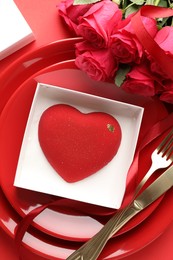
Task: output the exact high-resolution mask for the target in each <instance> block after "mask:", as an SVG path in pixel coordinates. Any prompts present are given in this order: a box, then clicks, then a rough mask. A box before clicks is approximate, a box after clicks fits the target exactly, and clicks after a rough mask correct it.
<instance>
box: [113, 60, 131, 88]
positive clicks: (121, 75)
mask: <svg viewBox="0 0 173 260" xmlns="http://www.w3.org/2000/svg"><path fill="white" fill-rule="evenodd" d="M129 71H130V66H129V65H127V64H125V65H121V66H120V67H119V70H118V71H117V73H116V76H115V84H116V85H117V86H118V87H121V85H122V84H123V82H124V80H125V78H126V75H127V73H128V72H129Z"/></svg>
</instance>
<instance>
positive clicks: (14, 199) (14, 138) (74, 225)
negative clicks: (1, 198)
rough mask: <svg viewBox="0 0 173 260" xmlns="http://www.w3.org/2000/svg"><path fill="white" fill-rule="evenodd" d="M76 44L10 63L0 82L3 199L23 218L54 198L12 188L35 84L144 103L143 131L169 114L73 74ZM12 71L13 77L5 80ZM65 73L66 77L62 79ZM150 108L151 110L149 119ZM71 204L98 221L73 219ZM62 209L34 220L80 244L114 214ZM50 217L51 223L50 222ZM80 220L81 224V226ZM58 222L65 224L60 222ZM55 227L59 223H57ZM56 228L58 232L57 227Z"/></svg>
mask: <svg viewBox="0 0 173 260" xmlns="http://www.w3.org/2000/svg"><path fill="white" fill-rule="evenodd" d="M77 41H79V39H71V40H63V41H59V42H55V43H52V44H50V45H48V46H45V47H43V48H40V49H38V50H37V51H35V52H32V53H30V54H28V55H25V56H23V57H21V58H20V59H19V60H17V61H16V62H15V63H13V64H12V65H11V66H10V67H9V68H8V69H7V70H6V71H5V72H4V74H3V75H2V76H1V79H0V80H1V81H2V82H4V84H3V85H1V86H2V88H0V94H2V97H3V101H4V105H5V103H6V101H7V100H8V99H9V97H10V96H11V98H10V100H9V101H8V102H7V104H6V105H5V108H4V110H3V112H2V115H1V121H0V125H1V132H0V143H1V148H0V153H1V158H2V166H1V168H2V172H1V174H0V180H1V186H2V188H3V190H4V193H5V195H6V196H7V198H8V200H9V201H10V203H11V204H12V205H13V207H14V208H15V209H16V211H17V212H18V213H19V214H20V215H21V216H22V217H23V216H25V215H26V214H27V213H28V212H29V211H30V210H31V209H32V208H33V207H37V206H38V205H40V204H44V203H47V202H50V201H52V199H53V197H52V196H50V195H45V194H39V193H35V192H31V191H27V190H22V189H17V188H15V187H14V186H13V180H14V175H15V169H16V165H17V160H18V156H19V152H20V146H21V142H22V138H23V133H24V129H25V124H26V121H27V117H28V113H29V110H30V105H31V102H32V98H33V95H34V91H35V87H36V83H37V81H40V82H44V83H49V84H55V85H59V86H62V87H67V88H71V89H76V90H79V91H84V92H88V93H91V94H95V95H101V96H104V97H108V98H113V99H117V100H121V101H125V102H129V103H134V104H137V105H143V106H144V107H145V111H146V112H145V114H144V120H143V124H142V129H143V131H144V130H145V132H147V131H148V129H149V128H150V127H151V125H152V124H154V123H155V122H157V121H158V120H160V119H162V118H163V117H164V116H166V115H167V112H166V110H165V108H164V106H163V105H162V103H161V102H159V101H158V100H152V99H150V98H149V99H148V98H143V97H135V96H133V95H129V94H126V93H124V92H123V91H121V90H119V89H118V90H117V89H116V87H115V86H114V85H112V84H106V83H98V82H94V81H92V80H90V79H89V78H88V77H87V76H86V75H85V74H84V73H82V72H81V71H79V70H77V69H76V68H75V66H74V61H68V60H67V57H68V58H69V56H70V58H74V57H75V54H74V44H75V42H77ZM12 71H13V74H12V77H9V75H11V73H12ZM67 74H68V77H67V76H66V75H67ZM16 89H17V90H16ZM7 90H8V91H7ZM15 90H16V92H15ZM150 109H152V112H153V113H152V116H151V114H150ZM155 145H156V144H152V145H151V146H150V147H149V148H148V153H147V156H148V160H146V158H145V162H146V161H148V163H146V164H145V165H142V164H141V165H140V168H139V170H140V171H139V173H140V175H142V174H144V173H145V171H146V170H147V167H148V166H149V164H150V154H151V151H152V150H153V149H154V146H155ZM141 161H142V160H141ZM9 162H10V163H9ZM159 203H160V200H158V201H157V202H155V203H154V204H152V205H151V206H150V207H148V208H147V209H146V210H145V211H143V212H142V213H141V214H140V215H138V216H137V217H136V218H135V219H134V220H132V221H131V222H129V223H128V224H127V225H126V227H124V228H123V229H122V230H121V231H120V232H119V234H122V233H124V232H127V231H129V230H130V229H132V228H134V227H135V226H137V225H138V224H139V223H141V222H142V221H143V220H144V219H145V218H146V217H148V216H149V215H150V214H151V213H152V212H153V210H154V209H155V208H156V207H157V206H158V204H159ZM74 204H75V207H78V208H80V209H81V207H82V206H84V207H85V208H86V206H87V210H88V213H89V212H93V211H94V212H95V218H96V220H95V219H94V218H90V217H88V215H87V214H85V215H84V216H74V211H73V210H72V209H71V208H73V207H74ZM76 204H77V206H76ZM64 205H66V206H67V205H68V206H69V209H67V210H65V212H61V209H57V210H50V209H47V210H45V211H44V213H42V214H40V216H39V217H37V218H36V219H35V226H36V227H37V228H38V229H40V230H42V231H45V232H47V233H48V234H51V235H54V236H56V237H60V238H63V239H67V240H78V241H83V240H86V239H88V238H90V237H91V236H93V235H94V234H95V233H96V232H97V231H98V230H99V229H100V227H101V224H100V223H99V222H98V221H97V218H98V216H100V215H103V217H102V218H101V219H100V218H99V221H101V222H102V223H103V224H104V223H105V222H106V221H107V216H106V215H109V214H110V213H112V211H111V210H108V209H105V208H101V207H97V206H96V207H95V206H91V205H86V204H85V205H84V203H79V204H78V203H76V202H74V201H70V200H67V199H64V200H62V206H64ZM51 217H52V218H53V219H54V221H51ZM79 219H80V221H81V222H79ZM62 221H64V222H63V224H62ZM57 223H60V224H59V225H57ZM79 225H81V226H79ZM55 227H57V228H56V229H55ZM65 227H66V228H65ZM88 227H89V228H88ZM81 231H82V232H81Z"/></svg>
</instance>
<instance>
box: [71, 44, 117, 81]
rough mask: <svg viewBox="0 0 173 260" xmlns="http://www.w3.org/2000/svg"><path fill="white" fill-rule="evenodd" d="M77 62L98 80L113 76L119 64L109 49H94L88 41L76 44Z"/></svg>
mask: <svg viewBox="0 0 173 260" xmlns="http://www.w3.org/2000/svg"><path fill="white" fill-rule="evenodd" d="M76 54H77V57H76V60H75V64H76V66H77V67H78V68H80V69H81V70H82V71H84V72H86V73H87V74H88V76H89V77H90V78H92V79H94V80H97V81H106V80H109V79H110V78H113V76H114V74H115V71H116V70H117V67H118V64H117V62H116V60H115V59H114V58H113V57H112V53H111V52H110V50H109V49H101V50H100V49H94V48H93V46H92V45H89V44H88V43H86V42H81V43H78V44H76Z"/></svg>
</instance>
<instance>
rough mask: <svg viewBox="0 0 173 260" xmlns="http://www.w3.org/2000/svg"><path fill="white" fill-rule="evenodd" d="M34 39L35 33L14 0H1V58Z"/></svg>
mask: <svg viewBox="0 0 173 260" xmlns="http://www.w3.org/2000/svg"><path fill="white" fill-rule="evenodd" d="M33 40H34V35H33V32H32V30H31V28H30V27H29V25H28V24H27V22H26V20H25V19H24V17H23V16H22V14H21V12H20V11H19V9H18V8H17V6H16V4H15V3H14V2H13V1H12V0H0V60H2V59H4V58H5V57H7V56H8V55H10V54H12V53H13V52H15V51H17V50H19V49H20V48H22V47H24V46H25V45H27V44H29V43H30V42H32V41H33Z"/></svg>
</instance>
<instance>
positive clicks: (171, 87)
mask: <svg viewBox="0 0 173 260" xmlns="http://www.w3.org/2000/svg"><path fill="white" fill-rule="evenodd" d="M160 100H162V101H165V102H168V103H172V104H173V81H172V80H168V81H167V82H165V84H164V90H163V92H162V93H161V95H160Z"/></svg>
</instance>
